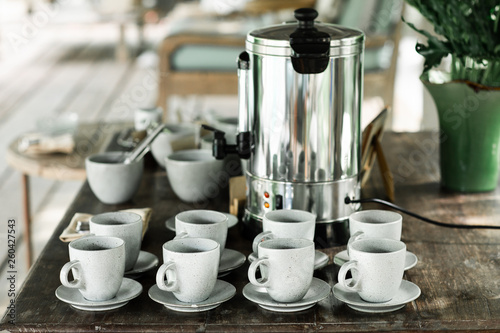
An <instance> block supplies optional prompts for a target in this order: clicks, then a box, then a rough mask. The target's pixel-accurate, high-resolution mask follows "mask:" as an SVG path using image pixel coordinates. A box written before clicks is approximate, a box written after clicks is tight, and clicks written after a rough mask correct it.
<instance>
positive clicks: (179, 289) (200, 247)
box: [156, 238, 220, 303]
mask: <svg viewBox="0 0 500 333" xmlns="http://www.w3.org/2000/svg"><path fill="white" fill-rule="evenodd" d="M219 252H220V246H219V243H217V242H216V241H214V240H211V239H205V238H182V239H173V240H171V241H168V242H166V243H165V244H163V261H164V264H163V265H161V266H160V268H159V269H158V272H157V273H156V284H157V285H158V288H160V289H161V290H165V291H169V292H172V293H173V294H174V296H175V298H177V299H178V300H179V301H181V302H186V303H198V302H202V301H204V300H206V299H207V298H208V297H209V296H210V294H211V293H212V291H213V289H214V287H215V283H216V281H217V274H218V271H219ZM165 279H166V280H165Z"/></svg>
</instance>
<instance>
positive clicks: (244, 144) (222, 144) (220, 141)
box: [201, 124, 252, 160]
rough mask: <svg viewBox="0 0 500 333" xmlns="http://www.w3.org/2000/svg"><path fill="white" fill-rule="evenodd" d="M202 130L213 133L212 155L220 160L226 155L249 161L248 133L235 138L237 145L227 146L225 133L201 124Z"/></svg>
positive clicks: (249, 143) (250, 150)
mask: <svg viewBox="0 0 500 333" xmlns="http://www.w3.org/2000/svg"><path fill="white" fill-rule="evenodd" d="M201 127H202V128H204V129H206V130H209V131H212V132H214V142H213V146H212V155H213V156H214V157H215V158H216V159H218V160H221V159H223V158H224V157H226V156H227V155H228V154H236V155H238V156H239V157H240V158H244V159H249V158H250V155H251V152H252V147H251V135H250V132H240V133H238V135H237V136H236V141H237V144H235V145H228V144H227V143H226V137H225V135H226V133H224V132H223V131H221V130H218V129H217V128H215V127H212V126H209V125H205V124H202V125H201Z"/></svg>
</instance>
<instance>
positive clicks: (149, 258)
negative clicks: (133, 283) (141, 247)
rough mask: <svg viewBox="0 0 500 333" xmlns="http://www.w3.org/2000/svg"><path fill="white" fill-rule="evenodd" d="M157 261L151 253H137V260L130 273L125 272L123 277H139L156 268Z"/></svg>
mask: <svg viewBox="0 0 500 333" xmlns="http://www.w3.org/2000/svg"><path fill="white" fill-rule="evenodd" d="M158 263H159V260H158V257H157V256H155V255H154V254H152V253H149V252H146V251H141V252H139V257H138V258H137V262H136V263H135V265H134V268H132V269H131V270H130V271H126V272H125V276H126V277H128V278H131V279H135V278H137V277H139V276H141V274H142V273H145V272H147V271H149V270H151V269H153V268H155V267H156V266H158Z"/></svg>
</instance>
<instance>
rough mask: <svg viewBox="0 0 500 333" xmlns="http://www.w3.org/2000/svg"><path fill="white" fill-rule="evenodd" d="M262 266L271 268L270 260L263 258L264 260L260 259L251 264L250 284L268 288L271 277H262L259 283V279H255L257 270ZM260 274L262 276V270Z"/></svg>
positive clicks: (249, 270)
mask: <svg viewBox="0 0 500 333" xmlns="http://www.w3.org/2000/svg"><path fill="white" fill-rule="evenodd" d="M260 265H264V266H267V267H269V259H268V258H267V257H263V258H258V259H257V260H255V261H254V262H252V263H251V264H250V267H249V268H248V279H249V280H250V283H251V284H253V285H254V286H257V287H263V288H267V287H268V286H269V277H267V276H262V279H260V281H257V279H256V278H255V274H256V271H257V268H258V267H259V266H260ZM260 272H261V274H262V269H261V270H260Z"/></svg>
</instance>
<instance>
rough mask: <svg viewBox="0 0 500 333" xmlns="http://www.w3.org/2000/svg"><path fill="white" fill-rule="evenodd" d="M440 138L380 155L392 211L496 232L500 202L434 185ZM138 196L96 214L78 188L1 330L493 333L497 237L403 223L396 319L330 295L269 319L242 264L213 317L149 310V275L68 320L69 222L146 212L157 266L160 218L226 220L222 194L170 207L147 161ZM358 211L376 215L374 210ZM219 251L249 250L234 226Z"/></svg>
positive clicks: (397, 138) (413, 141)
mask: <svg viewBox="0 0 500 333" xmlns="http://www.w3.org/2000/svg"><path fill="white" fill-rule="evenodd" d="M438 140H439V138H438V136H437V135H435V134H433V133H418V134H395V133H387V134H386V135H385V136H384V140H383V147H384V151H385V153H386V157H387V160H388V163H389V166H390V167H391V170H392V172H393V175H394V182H395V185H396V191H395V194H396V202H395V203H396V204H399V205H401V206H403V207H406V208H407V209H410V210H413V211H414V212H416V213H420V214H422V215H425V216H427V217H431V218H435V219H438V220H441V221H443V222H453V223H464V224H496V225H499V224H500V205H499V200H500V193H499V190H498V189H497V190H496V191H494V192H489V193H480V194H456V193H449V192H446V191H444V190H443V189H441V187H440V185H439V167H438V148H437V143H438ZM148 161H149V162H148V163H147V168H146V172H145V174H144V177H143V180H142V183H141V188H140V190H139V193H138V194H137V195H136V196H135V197H134V198H133V199H132V201H131V202H128V203H127V204H123V205H104V204H102V203H100V202H99V201H98V200H97V199H96V198H95V196H94V195H93V194H92V192H91V190H90V188H89V187H88V185H87V184H85V185H84V186H83V187H82V189H81V192H80V193H79V195H78V196H77V198H76V200H75V201H74V203H73V204H72V206H71V207H70V208H69V209H68V211H67V213H66V215H65V217H64V218H63V220H62V221H61V223H60V225H59V226H58V228H57V230H56V231H55V233H54V235H53V237H52V238H51V240H50V241H49V243H48V245H47V246H46V248H45V250H44V252H43V253H42V254H41V256H40V258H39V259H38V261H37V262H36V264H35V265H34V267H33V268H32V270H31V272H30V275H29V277H28V278H27V280H26V283H25V284H24V286H23V288H22V290H21V292H20V294H19V296H18V297H17V300H16V315H17V317H16V325H10V324H8V322H7V320H8V318H7V317H4V319H3V323H2V324H1V326H0V329H5V330H8V331H47V332H54V331H68V332H89V331H94V332H95V331H106V332H111V331H123V332H154V331H163V332H179V331H188V332H222V331H226V332H242V331H245V332H264V331H267V332H377V331H394V332H416V331H426V332H442V331H462V332H471V331H490V332H498V331H500V231H493V230H458V229H449V228H442V227H437V226H433V225H430V224H427V223H424V222H421V221H419V220H416V219H414V218H411V217H409V216H406V215H405V216H404V219H403V234H402V240H403V241H404V242H405V243H406V244H407V247H408V250H409V251H411V252H413V253H414V254H416V255H417V256H418V259H419V262H418V264H417V265H416V266H415V267H414V268H412V269H410V270H408V271H407V272H406V273H405V275H404V279H406V280H409V281H411V282H413V283H415V284H417V285H418V286H419V287H420V289H421V290H422V294H421V296H420V297H419V298H418V299H417V300H416V301H414V302H411V303H409V304H407V305H406V306H405V307H404V308H403V309H400V310H398V311H395V312H391V313H384V314H367V313H361V312H357V311H355V310H352V309H350V308H349V307H347V306H346V305H345V304H343V303H342V302H340V301H338V300H336V299H335V297H334V296H333V294H331V295H330V296H329V297H328V298H327V299H325V300H323V301H321V302H320V303H318V304H317V305H316V306H314V307H313V308H311V309H309V310H305V311H301V312H297V313H274V312H270V311H267V310H264V309H261V308H260V307H259V306H257V305H256V304H254V303H252V302H250V301H248V300H247V299H245V297H243V295H242V289H243V287H244V286H245V285H246V284H247V283H248V278H247V269H248V263H245V265H243V266H242V267H240V268H239V269H237V270H235V271H233V272H232V273H231V274H229V275H227V276H226V277H223V278H222V279H223V280H225V281H228V282H230V283H232V284H233V285H234V286H235V287H236V290H237V292H236V295H235V297H234V298H232V299H231V300H230V301H228V302H226V303H223V304H222V305H221V306H219V307H218V308H216V309H214V310H210V311H207V312H202V313H189V314H186V313H177V312H174V311H171V310H167V309H166V308H165V307H163V306H162V305H160V304H158V303H156V302H154V301H152V300H151V299H150V298H149V296H148V293H147V291H148V289H149V288H150V287H151V286H152V285H153V284H154V283H155V282H154V280H155V273H156V271H150V272H148V273H147V274H145V275H143V276H142V277H141V278H139V279H138V281H139V282H140V283H141V284H142V286H143V288H144V290H143V292H142V294H141V295H140V296H139V297H138V298H136V299H134V300H132V301H130V302H129V304H127V305H126V306H124V307H123V308H120V309H117V310H112V311H107V312H102V313H92V312H84V311H80V310H75V309H73V308H71V307H70V306H69V305H68V304H66V303H63V302H61V301H59V300H58V299H57V298H56V297H55V295H54V292H55V290H56V288H57V287H58V286H59V285H60V282H59V270H60V269H61V267H62V266H63V265H64V263H65V262H67V261H68V260H69V258H68V249H67V247H68V245H67V244H66V243H62V242H61V241H59V239H58V236H59V234H60V233H61V232H62V230H63V229H64V227H65V226H66V225H67V224H68V223H69V221H70V219H71V217H72V216H73V214H74V213H76V212H85V213H91V214H97V213H101V212H108V211H114V210H118V209H123V208H131V207H137V208H140V207H152V208H153V215H152V218H151V222H150V228H149V230H148V231H147V233H146V236H145V238H144V241H143V246H142V250H144V251H148V252H151V253H154V254H155V255H157V256H158V257H159V258H161V246H162V244H163V243H164V242H166V241H168V240H170V239H172V238H173V237H174V233H173V232H172V231H170V230H168V229H167V228H166V227H165V221H166V219H167V218H169V217H171V216H174V215H175V214H176V213H178V212H180V211H184V210H187V209H194V208H209V209H215V210H219V211H227V210H228V202H227V191H223V192H221V193H220V195H219V196H218V197H217V198H214V199H213V200H211V201H208V202H205V203H201V204H199V205H193V204H185V203H182V202H180V201H179V199H177V197H176V195H175V194H174V193H173V192H172V189H171V188H170V186H169V184H168V180H167V178H166V176H165V173H164V171H163V170H161V169H158V168H157V167H156V166H155V165H154V163H153V162H152V160H151V159H149V160H148ZM384 193H385V191H384V187H383V184H382V180H381V177H380V176H379V174H378V171H376V172H373V173H372V179H371V180H370V181H369V182H368V183H367V185H366V187H365V188H364V189H363V197H383V196H384V195H385V194H384ZM363 208H364V209H373V208H377V209H380V208H381V207H380V206H375V205H373V204H370V205H368V204H367V205H365V206H364V207H363ZM226 247H227V248H230V249H235V250H238V251H241V252H243V253H244V254H245V255H248V254H250V252H251V242H250V240H249V239H248V238H246V237H245V235H242V234H241V232H240V229H239V224H238V225H237V226H236V227H233V228H231V229H230V230H229V234H228V241H227V245H226ZM344 249H345V246H338V247H334V248H328V249H323V250H322V251H324V252H325V253H327V254H328V255H329V256H330V259H331V260H330V263H329V265H328V266H326V267H325V268H323V269H321V270H318V271H316V273H315V276H316V277H318V278H321V279H323V280H325V281H327V282H328V283H329V284H330V285H331V286H333V285H334V284H335V283H336V282H337V278H336V274H337V271H338V268H337V267H336V266H335V265H334V264H333V263H332V259H333V256H334V255H335V254H336V253H338V252H340V251H342V250H344Z"/></svg>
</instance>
